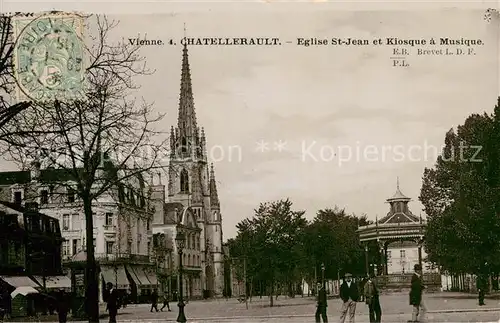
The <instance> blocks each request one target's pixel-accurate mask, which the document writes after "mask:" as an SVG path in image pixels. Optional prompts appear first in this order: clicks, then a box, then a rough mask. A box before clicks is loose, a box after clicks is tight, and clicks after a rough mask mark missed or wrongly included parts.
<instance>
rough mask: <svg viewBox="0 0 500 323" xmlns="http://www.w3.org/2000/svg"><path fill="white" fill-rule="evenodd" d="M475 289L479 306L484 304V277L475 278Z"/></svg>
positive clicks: (485, 283) (485, 285) (485, 286)
mask: <svg viewBox="0 0 500 323" xmlns="http://www.w3.org/2000/svg"><path fill="white" fill-rule="evenodd" d="M476 287H477V291H478V299H479V306H483V305H485V304H484V295H485V294H486V289H487V288H488V283H487V281H486V278H485V276H484V275H482V274H480V275H478V276H477V281H476Z"/></svg>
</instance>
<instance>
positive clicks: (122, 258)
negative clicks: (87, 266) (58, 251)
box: [63, 253, 150, 263]
mask: <svg viewBox="0 0 500 323" xmlns="http://www.w3.org/2000/svg"><path fill="white" fill-rule="evenodd" d="M94 257H95V260H96V261H100V262H130V263H132V262H133V263H150V261H149V256H147V255H135V254H130V253H96V254H94ZM72 260H73V257H72V256H64V258H63V262H71V261H72Z"/></svg>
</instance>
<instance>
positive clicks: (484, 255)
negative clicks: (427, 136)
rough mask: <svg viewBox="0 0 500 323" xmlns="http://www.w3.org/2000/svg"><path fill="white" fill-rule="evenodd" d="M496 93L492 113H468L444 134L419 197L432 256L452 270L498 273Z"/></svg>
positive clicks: (499, 117)
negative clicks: (422, 206) (457, 124)
mask: <svg viewBox="0 0 500 323" xmlns="http://www.w3.org/2000/svg"><path fill="white" fill-rule="evenodd" d="M499 106H500V98H499V99H498V101H497V105H496V106H495V108H494V111H493V113H491V114H489V113H484V114H481V115H480V114H472V115H470V116H469V117H468V118H467V119H466V120H465V122H464V124H463V125H460V126H458V127H457V129H456V131H455V130H454V129H451V130H450V131H448V133H446V137H445V144H444V149H443V151H442V155H441V156H440V157H439V158H438V160H437V162H436V164H435V166H434V167H433V168H428V169H425V171H424V175H423V183H422V189H421V193H420V197H419V199H420V201H421V202H422V204H423V205H424V207H425V209H424V210H425V213H426V214H427V218H428V224H427V229H426V241H425V250H426V252H427V254H428V258H429V260H430V261H432V262H434V263H436V264H438V265H439V266H440V267H441V268H442V269H444V270H447V271H449V272H451V273H455V274H459V273H474V274H485V273H493V272H497V273H498V272H500V107H499Z"/></svg>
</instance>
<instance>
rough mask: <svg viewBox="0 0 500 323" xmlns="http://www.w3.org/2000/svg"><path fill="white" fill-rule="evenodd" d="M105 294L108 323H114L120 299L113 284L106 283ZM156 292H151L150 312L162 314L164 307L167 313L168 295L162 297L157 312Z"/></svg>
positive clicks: (168, 307)
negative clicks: (161, 304) (161, 302)
mask: <svg viewBox="0 0 500 323" xmlns="http://www.w3.org/2000/svg"><path fill="white" fill-rule="evenodd" d="M106 287H107V288H106V294H105V299H104V300H105V301H106V310H107V311H108V314H109V323H116V315H117V314H118V309H119V308H120V297H119V295H118V291H117V290H116V289H115V288H114V287H113V283H108V284H107V285H106ZM158 299H159V297H158V292H157V291H156V290H154V291H153V293H152V294H151V310H150V311H151V312H153V309H154V310H156V312H159V311H161V312H163V309H164V308H165V307H166V308H167V310H168V311H169V312H171V310H170V303H169V298H168V295H164V296H163V307H162V308H161V309H159V310H158Z"/></svg>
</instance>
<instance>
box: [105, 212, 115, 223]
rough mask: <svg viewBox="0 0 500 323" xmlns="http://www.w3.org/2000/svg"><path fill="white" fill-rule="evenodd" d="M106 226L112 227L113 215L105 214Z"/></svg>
mask: <svg viewBox="0 0 500 323" xmlns="http://www.w3.org/2000/svg"><path fill="white" fill-rule="evenodd" d="M106 225H113V213H106Z"/></svg>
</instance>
